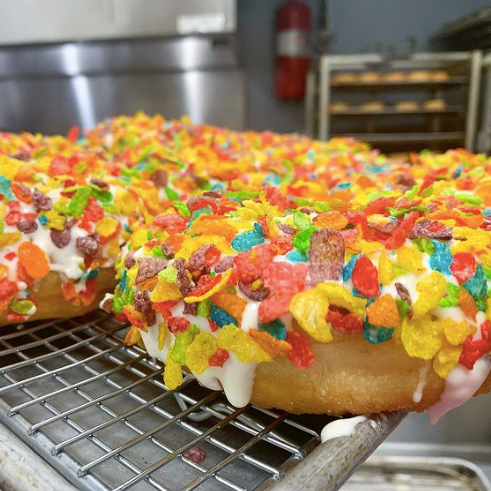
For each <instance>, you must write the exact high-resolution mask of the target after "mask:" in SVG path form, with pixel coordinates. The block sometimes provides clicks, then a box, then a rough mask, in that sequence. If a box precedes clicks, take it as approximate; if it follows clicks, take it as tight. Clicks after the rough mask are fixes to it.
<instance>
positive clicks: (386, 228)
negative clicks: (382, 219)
mask: <svg viewBox="0 0 491 491" xmlns="http://www.w3.org/2000/svg"><path fill="white" fill-rule="evenodd" d="M399 225H400V223H399V222H398V221H397V220H391V221H389V222H387V223H383V224H373V223H369V224H368V227H369V228H370V230H374V231H376V232H382V233H383V234H388V235H392V234H393V233H394V232H395V231H396V228H398V227H399Z"/></svg>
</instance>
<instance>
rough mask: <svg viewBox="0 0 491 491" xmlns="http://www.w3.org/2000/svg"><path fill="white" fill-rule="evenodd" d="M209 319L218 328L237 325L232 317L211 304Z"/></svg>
mask: <svg viewBox="0 0 491 491" xmlns="http://www.w3.org/2000/svg"><path fill="white" fill-rule="evenodd" d="M210 319H211V320H212V321H213V322H214V323H215V324H216V325H217V326H219V327H223V326H227V325H228V324H233V325H234V326H236V325H237V321H236V320H235V319H234V318H233V317H231V316H230V315H228V314H227V312H225V310H222V309H219V308H218V307H217V306H216V305H213V304H212V305H211V313H210Z"/></svg>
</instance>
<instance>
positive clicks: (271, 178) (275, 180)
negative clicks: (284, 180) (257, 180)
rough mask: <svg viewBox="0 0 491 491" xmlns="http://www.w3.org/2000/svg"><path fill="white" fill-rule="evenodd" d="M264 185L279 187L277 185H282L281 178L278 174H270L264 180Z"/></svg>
mask: <svg viewBox="0 0 491 491" xmlns="http://www.w3.org/2000/svg"><path fill="white" fill-rule="evenodd" d="M264 184H271V185H273V186H277V185H279V184H281V179H280V176H278V175H276V174H268V175H267V176H266V177H265V178H264V181H263V185H264Z"/></svg>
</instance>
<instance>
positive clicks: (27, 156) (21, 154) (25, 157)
mask: <svg viewBox="0 0 491 491" xmlns="http://www.w3.org/2000/svg"><path fill="white" fill-rule="evenodd" d="M11 157H12V158H13V159H17V160H22V161H23V162H29V160H31V155H30V154H29V152H25V151H21V152H17V153H14V154H13V155H11Z"/></svg>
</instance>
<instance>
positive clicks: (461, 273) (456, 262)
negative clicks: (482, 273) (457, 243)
mask: <svg viewBox="0 0 491 491" xmlns="http://www.w3.org/2000/svg"><path fill="white" fill-rule="evenodd" d="M475 270H476V259H475V257H474V255H473V254H469V253H468V252H457V254H455V255H454V257H453V262H452V264H451V265H450V271H452V273H453V275H454V276H455V278H457V281H458V282H459V283H460V284H462V283H465V282H466V281H467V280H470V279H471V278H472V277H473V276H474V272H475Z"/></svg>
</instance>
